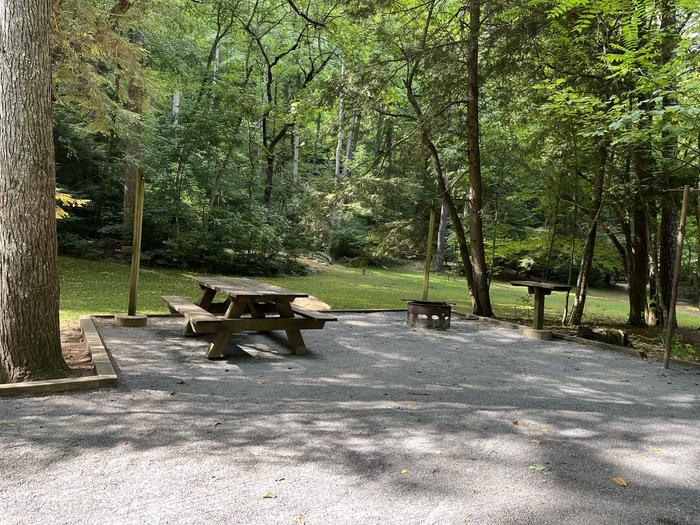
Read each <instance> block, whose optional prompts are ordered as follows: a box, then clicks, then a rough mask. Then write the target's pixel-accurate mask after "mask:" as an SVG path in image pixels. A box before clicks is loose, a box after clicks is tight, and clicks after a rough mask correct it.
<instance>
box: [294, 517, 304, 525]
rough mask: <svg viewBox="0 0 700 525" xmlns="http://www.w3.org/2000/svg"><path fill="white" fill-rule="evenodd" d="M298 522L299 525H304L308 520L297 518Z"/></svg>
mask: <svg viewBox="0 0 700 525" xmlns="http://www.w3.org/2000/svg"><path fill="white" fill-rule="evenodd" d="M296 522H297V525H304V524H305V523H306V520H305V519H304V516H297V519H296Z"/></svg>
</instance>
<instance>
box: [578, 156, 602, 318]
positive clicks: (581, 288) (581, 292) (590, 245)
mask: <svg viewBox="0 0 700 525" xmlns="http://www.w3.org/2000/svg"><path fill="white" fill-rule="evenodd" d="M597 153H598V154H597V159H596V172H595V179H594V181H593V196H592V199H591V210H590V213H589V215H588V232H587V233H586V242H585V244H584V246H583V255H582V257H581V268H580V269H579V273H578V280H577V281H576V296H575V297H574V307H573V310H572V311H571V321H570V322H571V324H581V320H582V319H583V311H584V309H585V307H586V294H587V293H588V283H589V281H590V275H591V268H592V267H593V254H594V252H595V241H596V233H597V230H598V219H599V217H600V212H601V210H602V208H603V184H604V182H605V165H606V163H607V160H608V148H607V145H606V144H604V143H603V144H600V145H599V146H598V152H597Z"/></svg>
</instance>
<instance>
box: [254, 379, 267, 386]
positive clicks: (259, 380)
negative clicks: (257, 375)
mask: <svg viewBox="0 0 700 525" xmlns="http://www.w3.org/2000/svg"><path fill="white" fill-rule="evenodd" d="M256 383H257V384H258V385H263V384H265V381H263V380H262V379H258V380H257V381H256Z"/></svg>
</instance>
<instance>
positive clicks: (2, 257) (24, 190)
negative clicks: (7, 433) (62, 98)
mask: <svg viewBox="0 0 700 525" xmlns="http://www.w3.org/2000/svg"><path fill="white" fill-rule="evenodd" d="M50 10H51V2H50V1H49V0H4V1H3V2H2V3H1V4H0V43H1V46H2V53H0V314H1V315H0V383H5V382H15V381H23V380H26V379H40V378H44V377H51V376H53V377H55V376H58V375H63V374H65V373H66V372H67V369H68V367H67V365H66V363H65V361H64V360H63V355H62V353H61V339H60V332H59V320H58V304H59V303H58V301H59V289H58V265H57V255H56V211H55V210H56V199H55V191H56V168H55V163H54V148H53V130H52V121H51V62H50V55H49V52H50V46H49V34H50V31H51V18H50V12H51V11H50Z"/></svg>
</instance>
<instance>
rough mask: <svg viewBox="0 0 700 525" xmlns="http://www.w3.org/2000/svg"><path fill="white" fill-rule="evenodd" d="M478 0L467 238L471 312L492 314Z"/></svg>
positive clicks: (472, 44) (471, 42) (472, 47)
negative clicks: (486, 238) (481, 142)
mask: <svg viewBox="0 0 700 525" xmlns="http://www.w3.org/2000/svg"><path fill="white" fill-rule="evenodd" d="M480 16H481V4H480V0H471V2H470V4H469V33H468V37H467V76H468V82H469V96H468V98H467V154H468V158H469V238H470V244H471V252H472V269H473V272H474V289H473V294H474V300H475V305H474V313H475V314H477V315H483V316H486V317H492V316H493V309H492V308H491V297H490V295H489V278H488V270H487V268H486V254H485V252H484V227H483V222H482V220H481V212H482V209H483V187H482V180H481V153H480V149H479V33H480V30H481V21H480Z"/></svg>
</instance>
